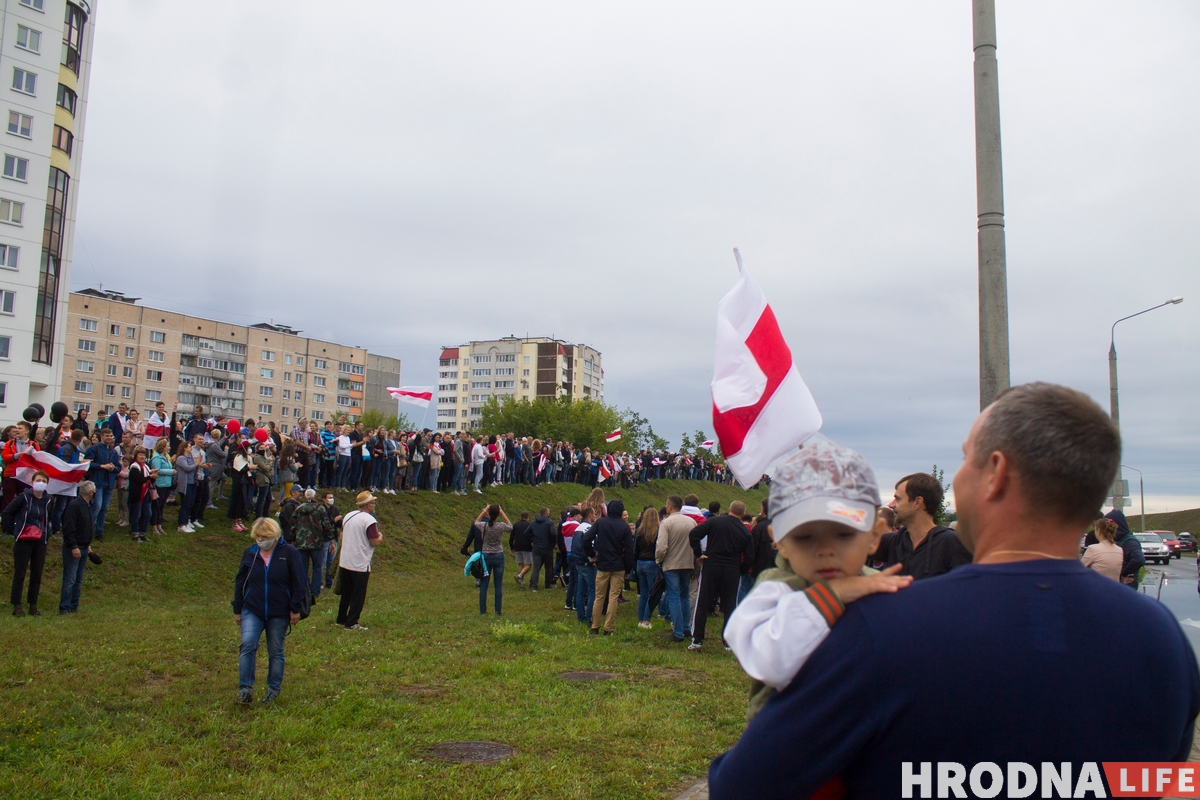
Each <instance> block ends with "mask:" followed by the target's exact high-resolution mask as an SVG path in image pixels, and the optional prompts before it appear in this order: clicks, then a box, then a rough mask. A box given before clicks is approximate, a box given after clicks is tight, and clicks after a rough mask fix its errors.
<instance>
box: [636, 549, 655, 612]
mask: <svg viewBox="0 0 1200 800" xmlns="http://www.w3.org/2000/svg"><path fill="white" fill-rule="evenodd" d="M656 580H658V564H657V562H655V561H654V559H652V558H651V559H642V560H639V561H638V562H637V585H638V622H649V621H650V617H651V616H652V615H653V614H654V609H652V608H651V607H650V590H651V589H653V588H654V581H656Z"/></svg>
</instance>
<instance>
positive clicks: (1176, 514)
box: [1125, 508, 1200, 536]
mask: <svg viewBox="0 0 1200 800" xmlns="http://www.w3.org/2000/svg"><path fill="white" fill-rule="evenodd" d="M1125 516H1127V517H1128V518H1129V524H1130V525H1131V526H1133V527H1135V528H1136V527H1139V526H1140V523H1141V517H1140V516H1139V515H1137V514H1130V513H1128V511H1126V513H1125ZM1146 529H1147V530H1152V531H1175V533H1182V532H1183V531H1189V532H1191V534H1192V535H1193V536H1200V508H1192V509H1188V510H1187V511H1168V512H1166V513H1164V514H1147V515H1146Z"/></svg>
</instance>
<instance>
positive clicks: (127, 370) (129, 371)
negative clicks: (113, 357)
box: [121, 367, 133, 378]
mask: <svg viewBox="0 0 1200 800" xmlns="http://www.w3.org/2000/svg"><path fill="white" fill-rule="evenodd" d="M121 377H122V378H132V377H133V367H121Z"/></svg>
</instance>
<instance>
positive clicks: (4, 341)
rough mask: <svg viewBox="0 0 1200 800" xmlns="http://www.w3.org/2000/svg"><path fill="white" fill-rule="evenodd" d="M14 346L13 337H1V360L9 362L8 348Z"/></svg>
mask: <svg viewBox="0 0 1200 800" xmlns="http://www.w3.org/2000/svg"><path fill="white" fill-rule="evenodd" d="M11 344H12V337H11V336H0V360H2V361H7V360H8V348H9V346H10V345H11Z"/></svg>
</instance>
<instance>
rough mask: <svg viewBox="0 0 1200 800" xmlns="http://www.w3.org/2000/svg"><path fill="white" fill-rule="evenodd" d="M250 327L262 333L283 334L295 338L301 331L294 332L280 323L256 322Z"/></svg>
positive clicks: (290, 327)
mask: <svg viewBox="0 0 1200 800" xmlns="http://www.w3.org/2000/svg"><path fill="white" fill-rule="evenodd" d="M250 327H251V328H258V329H259V330H263V331H274V332H275V333H285V334H287V335H289V336H296V335H298V334H300V333H301V331H298V330H294V329H293V328H292V326H291V325H283V324H281V323H273V322H256V323H254V324H253V325H251V326H250Z"/></svg>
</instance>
